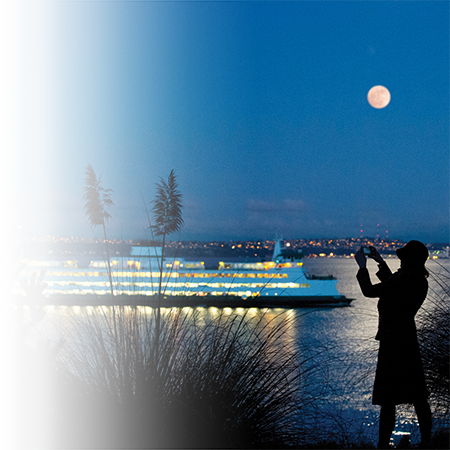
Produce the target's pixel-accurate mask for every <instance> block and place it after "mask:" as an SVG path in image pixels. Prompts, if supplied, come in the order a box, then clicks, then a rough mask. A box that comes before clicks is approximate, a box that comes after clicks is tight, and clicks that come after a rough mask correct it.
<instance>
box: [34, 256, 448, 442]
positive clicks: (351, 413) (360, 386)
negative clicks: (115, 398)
mask: <svg viewBox="0 0 450 450" xmlns="http://www.w3.org/2000/svg"><path fill="white" fill-rule="evenodd" d="M387 262H388V264H389V266H390V268H391V270H392V271H395V270H397V269H398V267H399V261H398V260H397V259H392V260H388V261H387ZM439 263H440V264H442V260H441V261H440V262H439ZM444 265H445V266H446V267H448V266H449V264H448V261H445V262H444ZM304 267H305V268H306V270H307V271H308V272H309V273H310V274H314V275H330V274H332V275H334V276H336V277H337V278H338V280H339V283H338V284H337V288H338V290H339V293H340V294H343V295H345V296H347V297H350V298H353V299H354V301H353V302H352V304H351V306H350V307H336V308H323V309H320V308H314V309H307V308H304V309H291V310H284V309H281V308H273V309H270V308H266V309H257V308H249V309H244V308H236V309H232V308H223V309H220V308H202V307H199V308H196V311H197V312H198V313H199V316H200V317H201V318H202V319H203V320H204V322H205V323H206V322H207V321H208V320H209V319H215V318H217V317H219V316H220V314H222V315H223V316H224V317H229V316H231V315H233V314H237V315H240V316H243V315H245V317H246V320H248V321H261V324H263V323H267V322H269V321H271V320H272V321H273V324H276V323H278V321H279V320H281V319H282V317H286V316H287V317H289V319H292V320H293V322H292V323H293V324H295V326H294V325H292V326H291V327H290V328H289V332H288V333H287V334H286V335H284V336H283V337H282V339H283V341H282V342H273V345H274V346H276V347H277V348H278V346H279V348H281V347H283V349H284V351H288V352H297V353H298V354H299V357H300V359H301V360H308V358H309V357H310V356H313V358H312V359H311V360H308V361H309V362H308V363H307V364H309V365H310V366H311V367H313V366H316V367H320V370H314V371H313V372H312V376H313V377H314V378H313V381H314V384H313V385H311V384H310V385H309V386H310V387H311V386H313V389H312V390H313V392H312V393H311V394H310V395H311V396H314V398H315V402H314V408H313V409H311V412H310V414H305V411H303V412H302V416H301V417H299V418H298V420H299V422H302V420H305V419H304V418H305V417H307V418H308V420H310V419H311V417H312V415H314V414H315V415H316V417H315V420H316V426H317V425H320V426H322V427H323V429H324V430H327V429H329V427H334V429H339V430H340V431H341V432H342V430H346V432H347V433H348V434H349V435H353V436H357V435H358V434H360V435H363V436H365V437H366V438H367V439H368V440H371V441H372V442H376V434H377V420H378V413H379V408H378V407H376V406H373V405H372V404H371V394H372V385H373V376H374V370H375V366H376V354H377V349H378V343H377V341H375V339H374V336H375V334H376V330H377V323H378V315H377V300H376V299H368V298H365V297H363V296H362V294H361V292H360V290H359V286H358V283H357V281H356V272H357V266H356V263H355V261H354V260H353V259H340V258H333V259H322V258H321V259H305V260H304ZM368 268H369V272H370V274H371V278H372V280H373V281H375V280H376V277H375V272H376V270H377V267H376V264H375V263H374V262H373V261H369V263H368ZM428 268H429V269H431V270H436V271H438V270H439V266H438V265H437V263H434V262H433V261H429V262H428ZM84 310H85V312H87V314H88V316H89V315H92V314H94V313H95V312H100V313H102V314H105V315H110V314H112V312H111V311H112V309H111V308H110V307H105V306H100V307H86V308H84ZM138 310H139V311H140V312H141V313H142V314H145V315H147V316H151V315H152V314H154V310H153V309H152V308H150V307H145V306H140V307H138ZM170 310H171V309H165V308H162V312H163V315H164V314H168V313H169V312H170ZM130 311H131V309H130ZM182 312H183V313H184V314H187V315H188V314H190V313H191V312H192V309H191V308H183V310H182ZM82 313H83V308H81V307H77V306H74V307H51V306H49V307H46V317H45V319H44V320H42V321H41V322H40V323H39V324H38V325H37V326H36V327H35V329H34V330H32V332H31V333H30V334H29V340H30V341H32V340H34V339H35V338H36V337H37V336H42V335H45V336H50V337H54V338H56V337H57V336H58V334H59V333H60V331H58V330H60V329H61V328H63V329H65V330H66V334H67V335H69V334H70V333H71V332H72V331H74V330H73V326H74V322H73V321H72V320H71V319H70V317H71V316H72V317H73V316H80V315H82ZM309 382H311V379H310V380H309ZM395 433H396V435H397V436H398V438H400V437H401V436H402V435H404V434H405V433H406V434H408V433H411V434H412V441H413V442H414V441H417V439H418V436H419V434H418V427H417V423H416V420H415V416H414V413H413V410H412V408H402V410H401V411H399V412H398V415H397V425H396V431H395ZM328 435H329V434H328Z"/></svg>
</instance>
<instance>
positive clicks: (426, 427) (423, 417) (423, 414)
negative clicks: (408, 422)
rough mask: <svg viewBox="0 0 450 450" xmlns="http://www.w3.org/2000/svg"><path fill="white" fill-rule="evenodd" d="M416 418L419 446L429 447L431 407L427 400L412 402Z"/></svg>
mask: <svg viewBox="0 0 450 450" xmlns="http://www.w3.org/2000/svg"><path fill="white" fill-rule="evenodd" d="M414 409H415V410H416V414H417V419H418V420H419V427H420V437H421V441H422V442H421V446H422V447H423V448H429V445H430V444H431V409H430V405H429V404H428V402H427V400H421V401H420V402H415V403H414Z"/></svg>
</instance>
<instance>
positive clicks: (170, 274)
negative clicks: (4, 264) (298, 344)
mask: <svg viewBox="0 0 450 450" xmlns="http://www.w3.org/2000/svg"><path fill="white" fill-rule="evenodd" d="M47 275H48V276H55V277H61V276H64V277H67V276H69V277H72V276H73V277H86V276H87V277H107V276H108V273H107V272H89V271H84V272H83V271H80V272H65V271H59V270H55V271H48V272H47ZM111 275H112V276H113V277H123V278H130V277H136V278H150V277H155V278H157V277H159V272H116V271H114V272H111ZM162 276H163V278H289V275H288V274H287V273H223V272H221V273H205V272H199V273H196V272H193V273H190V272H186V273H183V272H181V273H180V272H163V274H162Z"/></svg>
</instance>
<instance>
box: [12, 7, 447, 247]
mask: <svg viewBox="0 0 450 450" xmlns="http://www.w3.org/2000/svg"><path fill="white" fill-rule="evenodd" d="M15 21H16V22H15V28H14V30H13V31H12V33H13V39H14V42H15V45H16V47H17V51H16V60H15V62H16V63H17V71H16V75H17V77H16V78H15V83H14V86H15V89H16V92H17V93H18V94H17V98H16V100H14V111H16V113H17V114H16V116H14V117H16V118H17V121H16V125H15V126H16V131H17V136H16V140H15V144H14V145H15V151H14V155H15V172H14V171H12V172H11V173H14V180H13V185H12V186H13V189H12V191H13V192H14V199H15V204H16V206H17V208H16V212H15V216H14V217H15V221H16V222H17V224H18V225H20V232H21V234H22V235H24V236H31V235H57V236H79V237H92V236H93V232H92V230H91V229H90V228H89V226H88V224H87V222H86V219H85V215H84V208H83V200H82V196H83V183H84V176H85V167H86V165H87V164H88V163H90V164H92V165H93V167H94V169H95V171H96V173H97V175H101V177H102V178H101V179H102V183H103V186H104V187H105V188H111V189H113V190H114V194H113V201H114V203H115V206H114V207H112V208H111V209H110V210H109V212H110V214H111V216H112V219H111V220H110V221H109V223H108V230H109V234H110V236H111V237H112V238H117V239H120V238H125V239H130V238H143V237H145V234H146V232H147V231H146V229H147V227H148V221H147V214H146V207H147V208H151V205H149V203H150V202H151V200H152V199H153V198H154V195H155V183H156V182H157V181H158V180H159V177H164V178H167V176H168V175H169V173H170V171H171V170H172V169H174V170H175V173H176V175H177V176H178V181H179V188H180V191H181V192H182V194H183V201H184V210H183V217H184V221H185V226H184V228H183V230H182V232H181V234H180V235H178V234H176V235H171V237H170V238H171V239H182V240H189V239H197V240H228V239H253V238H256V239H273V238H274V237H275V236H276V235H277V234H278V235H282V236H283V237H285V238H293V239H296V238H319V237H330V238H333V237H358V236H360V234H361V232H360V229H361V228H360V227H361V225H362V226H363V233H364V235H367V236H375V234H376V233H378V232H379V233H380V234H381V235H383V236H384V235H385V230H386V227H387V229H388V231H389V236H390V237H391V238H397V239H405V240H408V239H420V240H423V241H425V242H448V240H449V3H448V2H446V1H423V2H421V1H395V2H394V1H392V2H391V1H328V2H327V1H314V2H308V1H287V2H278V1H274V2H272V1H265V2H257V1H255V2H233V1H232V2H212V1H207V2H190V1H187V2H144V1H136V2H128V1H100V2H89V1H86V2H85V1H73V2H65V1H63V2H59V3H58V2H39V1H38V2H36V3H35V4H31V3H28V4H27V5H26V6H24V7H23V9H21V10H18V13H17V15H16V17H15ZM375 85H383V86H386V87H387V88H388V89H389V91H390V93H391V102H390V103H389V105H388V106H387V107H386V108H383V109H375V108H372V107H371V106H370V105H369V103H368V101H367V93H368V91H369V89H370V88H371V87H372V86H375ZM377 225H379V226H377ZM100 231H101V230H100V229H98V230H96V232H98V234H101V233H100ZM383 236H382V237H383Z"/></svg>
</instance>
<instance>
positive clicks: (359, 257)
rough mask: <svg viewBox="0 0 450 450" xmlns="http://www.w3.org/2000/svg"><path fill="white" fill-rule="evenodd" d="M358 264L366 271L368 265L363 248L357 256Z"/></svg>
mask: <svg viewBox="0 0 450 450" xmlns="http://www.w3.org/2000/svg"><path fill="white" fill-rule="evenodd" d="M355 260H356V264H358V266H359V268H360V269H365V267H366V264H367V259H366V255H365V254H364V249H363V247H361V248H360V249H359V250H358V251H357V252H356V254H355Z"/></svg>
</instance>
